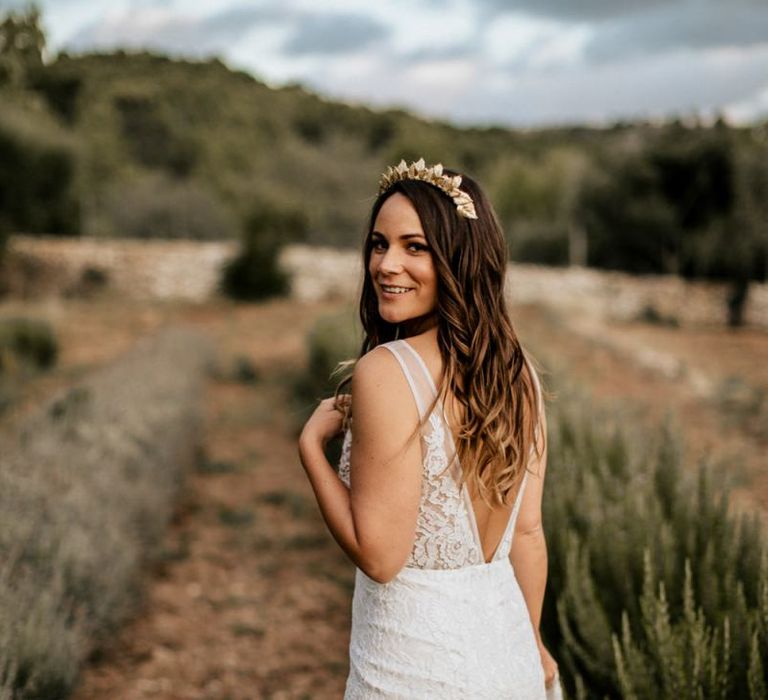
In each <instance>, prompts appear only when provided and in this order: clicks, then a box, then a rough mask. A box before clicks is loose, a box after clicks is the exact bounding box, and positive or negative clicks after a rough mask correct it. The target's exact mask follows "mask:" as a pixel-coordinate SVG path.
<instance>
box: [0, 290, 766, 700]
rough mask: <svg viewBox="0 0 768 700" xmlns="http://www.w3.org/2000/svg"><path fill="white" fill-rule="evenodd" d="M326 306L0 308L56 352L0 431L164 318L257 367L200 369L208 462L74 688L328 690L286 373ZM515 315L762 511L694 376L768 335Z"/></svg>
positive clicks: (308, 516)
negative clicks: (723, 472) (132, 599)
mask: <svg viewBox="0 0 768 700" xmlns="http://www.w3.org/2000/svg"><path fill="white" fill-rule="evenodd" d="M338 308H340V304H338V303H330V302H329V303H316V304H297V303H295V302H290V301H274V302H269V303H264V304H256V305H234V304H230V303H227V302H211V303H209V304H206V305H201V306H200V305H175V304H170V303H169V304H164V305H157V304H156V305H151V306H150V305H142V304H139V303H130V304H129V303H125V302H121V303H117V302H114V301H111V302H110V301H95V300H94V301H67V302H49V303H47V304H46V305H42V306H41V305H39V304H31V303H26V304H23V303H19V302H16V303H13V304H10V303H6V304H4V305H2V306H0V314H2V315H3V316H5V315H11V314H14V313H17V312H22V311H23V312H29V313H39V314H41V315H45V316H46V317H48V318H50V319H51V320H52V321H53V322H54V324H55V326H56V328H57V332H58V333H59V335H60V339H61V343H62V350H63V352H62V355H61V358H60V364H59V366H58V368H57V369H56V370H55V371H53V372H52V373H50V374H48V375H46V376H43V377H40V378H39V379H37V380H34V381H32V382H30V383H29V384H28V385H27V386H26V387H25V389H24V391H23V394H22V396H21V397H20V401H19V407H18V409H16V410H14V411H13V412H7V413H6V414H5V415H4V416H3V417H2V420H1V421H0V428H2V429H3V430H6V431H8V430H12V429H13V426H14V425H15V424H16V421H17V420H19V419H20V418H21V417H22V416H23V414H24V413H25V412H26V411H27V410H31V409H33V408H34V406H36V405H37V404H39V402H40V401H42V400H43V399H44V398H45V397H47V396H49V395H50V394H51V393H52V392H54V391H55V390H57V389H58V388H60V387H62V386H66V385H67V384H69V383H71V382H72V381H74V380H76V379H77V377H78V376H80V375H81V374H82V373H83V372H85V371H87V370H89V369H90V368H92V367H94V366H97V365H99V364H101V363H103V362H107V361H109V360H110V359H111V358H113V357H115V356H116V355H118V354H119V353H120V352H122V351H124V350H125V349H127V348H128V347H129V346H130V345H131V344H132V343H133V342H135V340H136V339H137V338H138V337H140V336H141V335H143V334H145V333H148V332H151V331H152V330H153V329H155V328H157V327H159V326H161V325H163V324H166V323H173V322H184V323H189V324H192V325H194V326H196V327H198V328H200V329H202V330H204V331H205V332H206V333H208V334H210V336H211V337H212V338H213V339H214V340H215V342H216V345H217V348H218V357H219V366H221V367H227V366H229V365H230V363H231V362H232V360H233V359H234V358H235V357H237V356H238V355H242V356H247V357H249V358H250V359H251V360H252V361H253V363H254V365H255V366H256V367H257V369H258V370H259V375H260V379H259V380H258V381H257V383H255V384H253V385H248V384H243V383H237V382H233V381H230V380H228V379H226V378H225V377H223V376H214V377H211V378H210V380H209V382H208V386H207V396H206V423H205V427H204V441H205V446H206V453H207V462H206V463H205V464H204V465H203V466H202V467H201V468H200V469H199V470H198V471H197V472H195V473H194V474H190V477H189V481H188V486H187V488H186V492H185V494H184V497H183V498H182V499H181V502H180V504H179V508H178V512H177V515H176V518H175V520H174V522H173V524H172V526H171V528H170V530H169V532H168V535H167V542H166V544H165V552H166V556H165V558H164V560H163V561H162V562H161V563H160V564H159V565H158V566H156V567H155V568H154V569H153V570H152V571H148V572H147V577H146V600H145V604H144V606H143V609H142V610H141V611H140V612H139V613H138V614H137V616H136V617H135V618H134V619H133V620H131V621H130V622H128V623H127V624H126V625H125V627H124V628H123V630H122V631H121V632H120V634H119V635H118V636H117V637H116V638H115V639H114V641H113V643H112V644H111V645H110V647H109V648H108V649H106V650H105V651H104V652H103V653H102V654H101V655H100V656H99V657H98V658H95V659H93V660H92V661H91V662H90V663H89V665H88V666H87V667H86V669H85V671H84V673H83V677H82V682H81V685H80V687H79V690H78V691H77V692H76V694H75V700H91V699H99V700H101V699H103V698H110V699H120V700H122V699H125V700H133V699H139V698H160V699H163V700H171V699H173V700H175V699H182V698H184V699H187V698H189V699H192V698H199V699H210V700H214V699H215V700H226V699H231V700H235V699H237V700H246V699H248V700H250V699H260V698H272V699H275V700H277V699H279V698H313V699H319V700H322V699H324V698H339V697H341V695H342V693H343V687H344V679H345V677H346V673H347V644H348V641H349V636H348V635H349V633H348V629H349V608H350V596H351V590H352V582H353V573H354V568H353V566H352V565H351V564H350V563H349V562H348V561H347V560H346V559H345V557H344V555H343V554H342V552H341V550H340V549H339V548H338V546H337V545H336V543H335V541H334V540H333V539H332V537H331V536H330V534H328V532H327V530H326V528H325V525H324V523H323V521H322V519H321V517H320V513H319V510H318V509H317V506H316V504H315V502H314V499H313V496H312V491H311V488H310V487H309V484H308V482H307V481H306V479H305V477H304V474H303V471H302V469H301V467H300V465H299V462H298V459H297V456H296V449H295V433H294V429H293V427H292V426H293V423H294V416H292V415H291V412H290V408H289V405H288V403H287V391H288V390H287V382H286V379H287V378H288V377H289V376H290V375H291V374H292V373H294V372H296V371H297V370H299V369H300V368H301V367H302V365H303V363H304V362H305V359H306V354H305V353H306V348H305V345H304V338H305V334H306V332H307V330H308V329H309V328H310V327H311V325H312V324H313V322H314V321H315V320H316V319H317V318H318V316H320V315H322V314H325V313H328V312H332V311H334V310H337V309H338ZM513 320H514V323H515V326H516V328H517V331H518V334H519V335H520V337H521V338H522V339H523V342H524V343H525V344H526V346H528V347H529V348H530V349H531V350H533V352H534V353H535V354H536V355H537V357H539V358H540V359H541V360H542V362H543V364H544V365H545V367H548V368H549V369H552V370H553V371H554V372H556V375H553V377H554V376H567V377H569V378H572V379H574V380H576V381H579V382H583V383H584V384H585V385H586V386H588V387H589V389H590V390H591V391H592V393H593V395H594V397H595V399H596V400H606V401H616V402H619V403H623V404H626V403H628V402H635V401H636V402H637V406H638V411H637V413H636V415H637V416H638V419H640V420H649V421H657V420H659V419H661V418H662V416H664V415H665V411H666V410H667V409H669V410H671V411H672V412H673V414H674V415H675V416H676V420H677V422H678V424H679V426H680V427H681V428H682V430H683V431H684V434H685V438H686V441H687V443H688V452H689V454H690V457H691V460H692V461H693V460H695V459H696V458H699V457H705V456H706V457H709V458H711V459H723V460H725V461H724V462H723V468H729V469H733V470H736V471H737V472H738V474H739V476H740V478H741V479H742V487H741V488H740V489H739V491H738V492H737V494H736V497H737V503H738V505H739V506H740V507H744V508H757V509H759V510H760V512H762V513H768V477H767V475H766V458H765V454H766V449H765V448H766V445H765V442H764V441H763V442H761V441H760V440H759V439H757V438H755V437H754V435H749V434H747V433H746V432H745V431H744V430H743V429H742V428H740V427H739V426H738V425H733V426H729V425H728V424H727V423H728V422H727V421H726V420H724V417H723V415H722V413H721V412H720V411H719V410H718V408H717V407H716V405H715V403H714V401H713V399H712V397H711V396H710V395H709V394H707V393H706V391H705V389H706V390H709V389H711V388H712V387H717V386H718V382H720V381H721V380H722V379H724V378H726V377H728V376H729V375H738V376H741V377H743V378H744V379H745V380H747V381H748V382H750V383H751V384H753V385H762V386H766V385H768V369H767V368H766V363H765V357H766V351H767V350H768V334H766V333H763V332H757V331H749V330H742V331H738V332H730V333H729V332H726V331H724V330H722V329H712V330H697V331H691V330H684V331H683V330H676V329H670V328H665V327H661V326H650V325H646V324H642V323H633V324H622V325H621V326H617V325H613V326H606V325H600V326H599V327H596V326H594V325H590V323H587V322H586V321H584V320H583V319H579V318H564V317H562V316H558V315H557V314H556V313H554V312H552V311H549V310H544V309H541V308H538V307H535V306H526V307H520V308H517V309H515V311H514V318H513ZM649 353H650V354H649ZM649 358H650V359H649ZM670 366H672V367H673V368H676V369H675V370H674V372H672V374H673V376H667V373H668V371H669V367H670ZM681 367H682V368H683V371H681V369H680V368H681ZM561 373H562V374H561ZM692 378H693V379H692ZM702 382H703V384H702ZM548 386H549V388H550V389H553V390H555V391H557V386H555V385H553V383H552V381H549V382H548ZM702 386H704V389H702ZM702 392H703V393H702Z"/></svg>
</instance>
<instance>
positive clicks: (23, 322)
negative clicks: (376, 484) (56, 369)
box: [0, 317, 59, 375]
mask: <svg viewBox="0 0 768 700" xmlns="http://www.w3.org/2000/svg"><path fill="white" fill-rule="evenodd" d="M58 351H59V346H58V342H57V340H56V336H55V334H54V331H53V328H52V327H51V324H50V323H49V322H48V321H45V320H43V319H38V318H21V317H19V318H4V319H0V375H3V374H12V373H14V371H15V369H16V368H18V367H19V366H20V365H21V366H23V367H25V368H34V369H38V368H39V369H47V368H49V367H52V366H53V365H54V364H55V363H56V358H57V355H58Z"/></svg>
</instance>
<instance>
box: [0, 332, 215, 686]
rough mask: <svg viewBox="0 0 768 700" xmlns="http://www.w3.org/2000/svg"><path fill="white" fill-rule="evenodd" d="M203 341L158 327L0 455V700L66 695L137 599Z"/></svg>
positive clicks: (196, 419)
mask: <svg viewBox="0 0 768 700" xmlns="http://www.w3.org/2000/svg"><path fill="white" fill-rule="evenodd" d="M209 357H210V348H209V346H208V344H207V342H206V341H205V339H204V338H202V337H201V336H199V335H198V334H197V333H194V332H192V331H190V330H186V329H182V328H175V329H166V330H165V331H163V332H160V333H158V334H157V335H155V336H152V337H150V338H145V339H143V340H142V341H140V342H139V343H138V344H137V345H136V346H135V348H134V349H133V350H132V351H131V352H129V353H128V354H126V355H125V356H123V357H122V358H121V359H119V360H118V361H117V362H116V363H114V364H113V365H111V366H109V367H106V368H103V369H101V370H99V371H98V372H95V373H94V374H93V375H92V376H91V377H90V378H89V379H87V380H86V381H84V382H83V383H82V384H79V385H78V386H75V387H73V388H71V389H70V390H69V391H67V392H66V393H64V394H61V395H59V396H57V397H55V398H54V399H53V400H52V401H50V402H49V403H48V404H46V406H44V407H43V409H42V410H41V411H40V412H39V413H38V414H36V415H34V416H33V417H31V418H30V419H29V420H28V421H27V423H26V424H25V425H24V426H23V430H22V431H21V433H20V434H19V436H18V440H17V441H16V442H14V444H12V445H2V446H0V453H1V454H2V468H0V698H10V697H14V698H19V699H23V700H28V699H29V700H32V699H40V700H42V699H43V698H45V699H46V700H50V699H52V698H63V697H66V696H67V695H68V694H69V692H70V691H71V690H72V688H73V687H74V686H75V684H76V682H77V676H78V672H79V668H80V666H81V663H82V662H83V661H84V660H85V659H86V658H87V657H88V655H89V654H90V653H92V652H93V651H94V650H95V649H98V647H99V646H100V645H101V643H102V642H103V641H104V640H106V639H107V638H108V637H109V636H110V635H112V634H114V632H115V630H116V628H117V626H118V625H119V623H120V622H121V621H122V620H124V619H125V617H126V616H127V615H128V614H129V613H131V612H132V611H133V610H134V609H135V606H136V604H137V602H138V601H139V599H140V573H141V570H142V566H143V565H144V564H145V563H147V562H148V561H149V560H151V559H152V558H153V557H155V556H156V555H157V553H158V552H159V547H160V542H161V535H162V532H163V530H164V528H165V526H166V524H167V522H168V520H169V518H170V516H171V514H172V511H173V506H174V500H175V497H176V494H177V491H178V489H179V486H180V484H181V483H182V480H183V477H184V472H185V470H186V469H187V468H188V467H189V466H190V464H191V463H192V462H193V461H194V460H195V459H196V458H197V453H198V450H199V436H200V431H199V427H200V422H201V414H200V410H201V407H200V392H201V379H202V376H203V370H204V369H206V367H207V363H208V361H209Z"/></svg>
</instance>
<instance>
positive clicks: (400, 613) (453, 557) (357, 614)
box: [339, 339, 546, 700]
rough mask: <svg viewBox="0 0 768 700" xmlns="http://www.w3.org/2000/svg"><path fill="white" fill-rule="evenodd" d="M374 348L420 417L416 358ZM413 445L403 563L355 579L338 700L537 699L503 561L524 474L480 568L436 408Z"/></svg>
mask: <svg viewBox="0 0 768 700" xmlns="http://www.w3.org/2000/svg"><path fill="white" fill-rule="evenodd" d="M383 346H384V347H386V348H387V349H388V350H390V351H391V352H392V353H393V354H394V355H395V357H396V358H397V359H398V361H399V362H400V365H401V367H402V369H403V372H404V373H405V376H406V377H407V379H408V383H409V385H410V387H411V390H412V392H413V395H414V398H415V400H416V403H417V405H418V409H419V414H420V415H421V416H423V415H424V414H425V413H426V410H427V408H428V407H429V404H430V403H431V401H432V399H433V398H434V397H435V396H436V394H437V390H436V387H435V383H434V381H433V379H432V376H431V375H430V373H429V371H428V369H427V367H426V365H425V363H424V361H423V359H422V358H421V356H420V355H419V354H418V353H417V352H416V350H415V349H414V348H413V347H412V346H411V345H410V344H409V343H408V342H407V341H406V340H404V339H403V340H394V341H391V342H388V343H383ZM533 374H534V377H535V372H533ZM534 381H535V382H536V384H537V392H540V389H539V387H538V379H537V378H535V380H534ZM539 395H540V394H539ZM539 400H540V399H539ZM537 432H538V426H537ZM351 439H352V433H351V430H349V429H348V430H347V432H346V434H345V436H344V443H343V449H342V456H341V460H340V462H339V476H340V478H341V479H342V480H343V481H344V483H345V484H347V486H349V456H350V448H351ZM422 440H423V442H422V454H423V468H424V479H423V482H422V484H423V485H422V494H421V502H420V504H419V514H418V521H417V525H416V539H415V542H414V545H413V549H412V551H411V554H410V557H409V559H408V561H407V562H406V564H405V566H404V567H403V569H401V570H400V572H399V573H398V574H397V576H396V577H395V578H394V579H392V580H391V581H389V582H387V583H384V584H382V583H378V582H376V581H374V580H373V579H371V578H369V577H368V576H366V574H365V573H363V572H362V571H361V570H360V569H359V568H358V569H357V570H356V574H355V589H354V595H353V599H352V631H351V639H350V645H349V663H350V668H349V676H348V678H347V684H346V691H345V694H344V698H345V700H353V699H357V698H366V699H368V698H401V699H403V700H405V699H409V700H411V699H414V700H415V699H424V700H426V699H428V698H429V699H430V700H437V699H441V700H449V699H452V698H456V699H457V700H458V699H459V698H461V700H467V699H473V698H477V699H480V698H487V699H488V700H502V699H503V700H514V699H518V698H519V700H545V697H546V691H545V688H544V671H543V668H542V665H541V657H540V655H539V651H538V647H537V645H536V640H535V636H534V631H533V626H532V624H531V619H530V616H529V613H528V609H527V607H526V604H525V600H524V598H523V594H522V591H521V590H520V587H519V585H518V582H517V579H516V578H515V572H514V570H513V568H512V564H511V562H510V560H509V552H510V547H511V545H512V536H513V533H514V529H515V521H516V519H517V513H518V511H519V509H520V501H521V498H522V494H523V491H524V489H525V482H526V479H527V476H528V474H527V472H526V473H525V475H524V477H523V479H522V481H521V485H520V489H519V491H518V494H517V498H516V500H515V504H514V506H513V510H512V513H511V516H510V518H509V522H508V524H507V528H506V530H505V532H504V534H503V536H502V538H501V541H500V543H499V545H498V547H497V549H496V552H495V553H494V555H493V557H492V559H491V561H489V562H486V561H484V557H483V549H482V543H481V540H480V535H479V533H478V528H477V523H476V520H475V516H474V511H473V509H472V502H471V499H470V496H469V492H468V491H467V487H466V485H465V486H464V487H463V488H462V489H461V491H459V489H458V488H457V484H458V474H460V472H459V471H458V470H459V469H460V466H459V465H458V460H456V463H455V464H454V466H453V467H452V471H450V470H448V471H444V470H445V467H446V465H447V464H448V457H449V456H451V455H452V454H453V453H454V451H455V445H454V441H453V435H452V433H451V430H450V428H449V426H448V423H447V421H446V418H445V412H444V409H443V406H442V405H441V403H440V402H438V403H437V404H436V406H435V410H434V411H433V412H432V414H431V415H430V416H429V422H428V424H427V425H426V426H425V428H424V429H423V430H422ZM441 472H443V474H442V475H441Z"/></svg>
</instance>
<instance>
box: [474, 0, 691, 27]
mask: <svg viewBox="0 0 768 700" xmlns="http://www.w3.org/2000/svg"><path fill="white" fill-rule="evenodd" d="M680 1H681V0H671V2H672V3H676V2H680ZM475 2H476V3H477V6H479V7H480V8H481V9H482V10H484V11H485V12H487V13H488V14H491V15H495V14H507V13H523V14H527V15H532V16H536V17H546V18H548V19H554V20H559V21H565V22H572V21H579V22H589V21H593V20H601V19H606V18H611V17H621V16H626V15H632V14H635V13H637V12H642V11H644V10H646V9H647V8H649V7H655V6H665V5H669V4H670V0H641V1H640V2H638V0H580V1H579V2H574V1H573V0H475Z"/></svg>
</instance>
